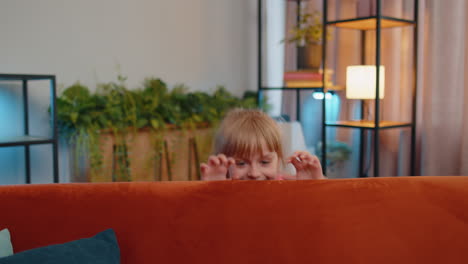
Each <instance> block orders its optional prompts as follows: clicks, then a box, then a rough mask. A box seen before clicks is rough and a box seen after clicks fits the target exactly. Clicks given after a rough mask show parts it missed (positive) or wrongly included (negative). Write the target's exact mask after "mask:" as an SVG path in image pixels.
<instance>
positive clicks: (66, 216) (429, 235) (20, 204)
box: [0, 177, 468, 264]
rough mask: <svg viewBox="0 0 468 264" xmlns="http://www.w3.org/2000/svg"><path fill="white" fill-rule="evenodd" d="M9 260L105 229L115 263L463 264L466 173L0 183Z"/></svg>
mask: <svg viewBox="0 0 468 264" xmlns="http://www.w3.org/2000/svg"><path fill="white" fill-rule="evenodd" d="M2 228H8V229H9V230H10V233H11V236H12V244H13V247H14V249H15V252H18V251H23V250H26V249H31V248H35V247H40V246H45V245H49V244H54V243H63V242H67V241H71V240H75V239H78V238H82V237H89V236H93V235H94V234H96V233H98V232H100V231H102V230H104V229H107V228H113V229H114V230H115V232H116V235H117V240H118V242H119V245H120V250H121V259H122V261H121V263H123V264H129V263H132V264H140V263H203V264H211V263H236V264H239V263H347V264H350V263H379V264H384V263H392V264H395V263H398V264H401V263H412V264H414V263H425V264H427V263H451V264H453V263H468V177H401V178H370V179H343V180H315V181H313V180H312V181H263V182H253V181H225V182H159V183H144V182H139V183H101V184H48V185H22V186H3V187H0V230H1V229H2Z"/></svg>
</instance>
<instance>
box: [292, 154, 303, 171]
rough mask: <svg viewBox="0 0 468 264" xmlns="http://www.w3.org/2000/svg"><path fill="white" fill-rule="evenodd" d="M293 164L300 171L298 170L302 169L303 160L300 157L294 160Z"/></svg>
mask: <svg viewBox="0 0 468 264" xmlns="http://www.w3.org/2000/svg"><path fill="white" fill-rule="evenodd" d="M291 163H292V165H293V166H294V167H295V168H296V169H298V168H300V167H301V166H302V162H301V160H299V158H298V157H294V158H292V159H291Z"/></svg>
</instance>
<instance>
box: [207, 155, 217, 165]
mask: <svg viewBox="0 0 468 264" xmlns="http://www.w3.org/2000/svg"><path fill="white" fill-rule="evenodd" d="M208 164H210V165H211V166H219V159H218V157H216V156H211V157H210V158H209V159H208Z"/></svg>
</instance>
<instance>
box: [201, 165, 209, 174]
mask: <svg viewBox="0 0 468 264" xmlns="http://www.w3.org/2000/svg"><path fill="white" fill-rule="evenodd" d="M208 168H209V167H208V165H207V164H206V163H202V164H200V171H201V173H202V174H205V173H206V171H207V170H208Z"/></svg>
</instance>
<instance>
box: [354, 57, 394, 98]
mask: <svg viewBox="0 0 468 264" xmlns="http://www.w3.org/2000/svg"><path fill="white" fill-rule="evenodd" d="M379 68H380V71H379V75H380V78H379V99H383V98H384V92H385V68H384V66H379ZM376 77H377V74H376V67H375V66H374V65H353V66H348V67H347V68H346V98H348V99H375V91H376V87H375V84H376Z"/></svg>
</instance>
